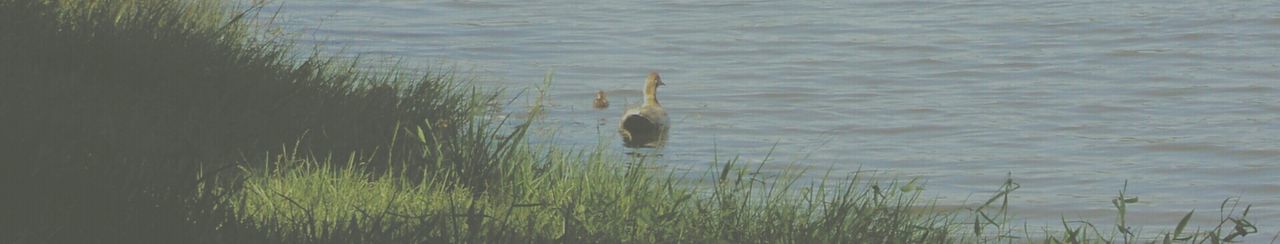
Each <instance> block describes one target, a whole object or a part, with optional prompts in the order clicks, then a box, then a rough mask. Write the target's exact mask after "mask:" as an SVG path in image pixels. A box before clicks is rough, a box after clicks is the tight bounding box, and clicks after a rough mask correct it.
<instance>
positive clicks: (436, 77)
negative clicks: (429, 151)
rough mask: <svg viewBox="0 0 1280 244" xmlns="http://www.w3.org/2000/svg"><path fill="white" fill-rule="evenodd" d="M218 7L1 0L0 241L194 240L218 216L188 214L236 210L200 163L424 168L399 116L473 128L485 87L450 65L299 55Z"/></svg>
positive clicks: (448, 136) (436, 134)
mask: <svg viewBox="0 0 1280 244" xmlns="http://www.w3.org/2000/svg"><path fill="white" fill-rule="evenodd" d="M224 7H225V6H222V5H221V3H220V2H218V1H162V0H118V1H111V0H103V1H70V0H67V1H61V0H0V80H2V82H0V122H2V124H3V127H4V128H3V130H4V135H3V136H0V145H4V146H0V152H2V153H0V154H3V155H5V156H4V157H5V163H4V164H3V166H2V167H3V169H2V170H0V174H3V175H2V176H0V178H3V179H4V180H5V183H6V184H3V186H0V187H3V189H4V190H5V191H4V192H5V193H6V195H7V196H5V199H6V202H8V203H6V204H5V205H6V206H11V207H7V208H5V209H4V210H3V213H4V214H3V216H2V217H0V224H2V225H3V229H4V231H3V232H4V233H12V234H5V235H0V241H4V242H9V241H17V242H80V241H81V240H93V241H95V242H96V241H101V240H112V241H109V242H116V241H120V242H132V241H144V242H151V241H157V240H186V239H187V238H191V236H192V235H190V234H188V233H191V232H211V231H213V230H214V228H212V227H216V226H218V225H219V223H216V222H217V221H216V220H215V221H204V219H201V218H203V217H197V216H192V214H193V213H202V212H209V213H208V214H211V215H230V214H229V213H225V212H219V211H223V210H217V209H214V208H213V207H212V206H213V204H212V202H211V201H214V200H212V199H216V198H215V197H206V196H200V195H197V194H196V193H197V192H200V191H197V189H196V187H197V186H198V185H199V184H198V183H200V182H206V181H208V180H209V179H212V178H200V174H199V173H200V172H201V170H202V169H203V170H205V172H204V173H205V174H206V175H215V174H214V173H217V172H226V171H228V169H233V168H234V164H235V163H237V162H244V161H245V160H246V159H256V158H259V157H262V156H266V155H270V154H271V153H272V152H277V151H278V150H277V149H279V148H281V146H282V145H286V144H287V145H296V148H297V149H298V151H297V152H296V153H300V154H306V155H324V156H334V157H339V158H342V157H346V156H347V155H355V154H359V155H369V156H370V157H373V158H374V159H377V160H370V162H372V161H377V162H383V164H380V165H368V166H367V167H365V168H369V169H376V170H385V169H387V168H391V167H399V168H402V169H403V168H409V167H427V166H428V165H430V164H426V163H423V162H419V161H420V160H421V159H422V157H419V156H420V155H421V154H423V153H425V152H426V148H425V147H423V146H421V145H415V144H410V143H401V144H393V143H391V142H392V141H393V138H394V137H395V136H396V133H399V131H396V130H393V129H392V128H395V127H396V126H397V125H399V126H403V127H405V128H424V130H426V131H425V133H428V134H430V135H432V137H431V138H432V140H439V141H450V142H453V141H458V142H463V140H464V139H465V138H466V137H467V136H471V137H474V136H472V135H469V134H465V133H466V132H464V131H462V130H461V129H459V128H458V127H455V126H446V125H448V124H466V123H470V120H471V119H472V118H475V117H476V116H475V115H476V114H477V113H481V112H482V110H483V108H484V104H485V103H487V102H488V99H491V98H492V94H482V93H480V92H478V91H474V90H471V89H470V88H467V87H464V86H461V84H462V83H464V82H465V81H464V80H459V78H460V77H458V76H455V75H454V74H453V73H450V72H443V73H430V72H428V73H425V74H421V75H420V76H413V77H410V76H407V75H400V76H390V75H375V74H371V73H364V72H359V71H357V69H356V66H355V65H354V64H351V63H341V62H335V61H334V60H332V59H328V58H324V57H321V56H319V55H312V56H302V57H299V56H296V55H298V54H297V53H298V52H295V51H292V50H291V48H292V47H291V45H289V44H288V42H287V40H281V39H279V36H272V35H264V34H260V33H263V32H261V31H260V30H261V29H255V28H259V27H260V26H262V25H259V24H254V23H250V22H249V21H250V20H252V19H266V18H254V17H253V16H250V15H251V14H257V12H256V11H253V10H252V9H251V10H249V11H245V12H227V11H226V10H225V9H224ZM427 121H433V122H436V123H438V124H439V125H441V126H425V125H426V123H427ZM299 138H301V139H299ZM459 138H464V139H459ZM395 147H398V148H395ZM387 152H396V153H398V154H389V153H387ZM409 156H413V157H409ZM470 156H471V154H468V153H466V152H456V153H452V154H448V155H443V156H442V157H440V158H439V159H440V160H439V162H447V163H462V162H466V160H467V159H466V157H470ZM391 162H395V163H401V164H404V165H399V166H392V165H386V163H391ZM459 168H461V167H459ZM426 170H427V169H419V170H413V171H412V172H423V171H426ZM467 173H470V171H467ZM415 174H419V173H415ZM409 176H414V174H409ZM214 185H215V184H205V186H210V187H212V186H214ZM205 192H212V191H205ZM215 210H216V211H215ZM215 212H216V213H215ZM193 218H194V219H200V220H201V221H191V219H193ZM192 222H199V223H192ZM208 222H214V223H208ZM173 242H186V241H173Z"/></svg>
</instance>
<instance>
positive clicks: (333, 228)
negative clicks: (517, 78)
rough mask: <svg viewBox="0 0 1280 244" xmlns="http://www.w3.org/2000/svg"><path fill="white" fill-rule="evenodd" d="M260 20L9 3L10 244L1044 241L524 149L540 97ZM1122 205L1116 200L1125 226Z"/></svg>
mask: <svg viewBox="0 0 1280 244" xmlns="http://www.w3.org/2000/svg"><path fill="white" fill-rule="evenodd" d="M260 7H261V6H255V5H249V6H244V7H243V8H242V9H245V10H243V11H229V10H228V9H234V8H228V7H227V6H225V5H223V3H221V2H219V1H213V0H191V1H169V0H98V1H73V0H0V125H3V133H4V135H3V136H0V145H3V146H0V155H3V157H4V159H5V162H4V163H2V164H0V179H4V182H3V184H0V189H3V191H2V192H4V193H6V196H5V201H3V202H4V203H2V204H3V208H0V209H2V210H0V233H4V234H2V235H0V243H101V242H108V243H156V242H159V243H294V242H306V243H352V242H375V243H408V242H427V243H442V242H502V243H509V242H572V243H580V242H597V243H598V242H609V243H622V242H628V243H654V242H698V243H705V242H715V243H722V242H731V243H764V242H791V243H868V242H870V243H920V242H975V241H977V242H1006V241H1011V240H1031V238H1030V237H1026V238H1024V239H1014V236H1016V235H1014V234H1012V233H1010V232H1009V231H1008V230H1009V229H1010V228H1009V226H1008V222H1009V219H1010V216H1009V215H1008V213H1007V212H1006V211H1007V205H1008V201H1007V198H1008V196H1009V195H1010V194H1011V193H1012V192H1013V191H1014V190H1016V189H1017V188H1018V187H1017V185H1016V183H1014V182H1013V181H1012V180H1010V181H1007V182H1006V184H1005V185H1003V186H1002V187H1001V190H1000V192H999V193H997V194H996V195H995V196H994V197H992V198H991V200H990V201H987V202H985V204H983V205H980V206H978V207H974V208H972V209H970V211H958V212H956V211H944V210H939V209H935V208H933V205H932V204H931V203H928V202H926V201H921V200H920V195H919V194H920V193H919V191H918V187H914V182H912V183H907V184H906V186H904V187H898V186H896V184H894V183H884V184H882V183H880V182H877V181H872V180H865V179H862V178H861V176H862V175H860V174H854V175H850V176H848V177H822V178H821V179H822V180H821V181H820V182H816V183H812V184H799V183H798V182H799V181H797V179H798V178H799V177H801V176H802V175H803V174H804V170H800V169H797V170H793V171H788V172H785V173H782V174H777V175H768V174H764V173H763V172H760V169H761V168H762V167H761V166H762V165H763V164H766V163H768V162H767V160H765V161H761V162H741V161H739V160H737V159H736V158H735V159H730V160H720V159H713V160H709V161H710V163H711V164H712V165H713V166H711V167H710V168H708V169H707V170H706V171H705V173H703V174H702V175H683V174H682V175H677V174H675V173H673V172H663V171H660V170H655V169H653V167H650V166H649V165H650V164H652V161H651V160H649V159H648V158H646V157H639V158H632V157H623V156H620V155H618V154H617V153H613V152H609V151H608V150H605V149H602V148H604V147H601V146H597V147H594V148H584V149H564V148H562V147H556V146H546V145H545V144H532V143H528V138H527V135H526V134H527V133H528V131H529V129H530V125H531V124H532V122H533V121H536V120H537V118H538V117H539V116H538V115H539V114H540V113H541V107H540V105H538V104H539V103H537V102H535V104H534V108H533V109H532V110H531V111H532V112H531V114H530V116H528V117H529V118H530V119H529V120H526V121H518V122H517V121H506V120H504V119H500V118H507V117H508V116H501V115H502V114H498V113H500V112H499V111H497V110H496V109H493V108H492V106H491V104H493V103H495V102H497V101H495V100H496V99H497V98H498V97H500V94H501V91H486V90H481V89H477V88H474V87H473V86H472V84H471V82H472V80H470V78H468V77H470V76H468V75H466V74H458V73H456V72H453V71H452V69H449V68H443V69H427V70H422V71H413V70H407V69H400V68H397V67H390V68H386V67H384V69H385V72H369V71H364V70H365V69H362V68H361V67H366V66H363V65H362V64H360V63H359V62H356V61H339V60H336V59H332V58H328V57H326V56H324V55H321V54H315V53H312V54H299V53H307V52H301V51H298V50H296V48H295V47H294V45H293V44H291V42H290V41H289V40H288V36H287V35H282V34H279V32H277V31H274V30H272V29H271V27H270V23H269V21H270V20H271V18H270V17H269V16H265V15H260V14H263V13H262V12H260V11H259V10H260V9H261V8H260ZM300 55H301V56H300ZM547 82H550V76H548V78H547ZM543 91H545V89H543ZM539 96H540V97H539V98H541V96H545V94H540V95H539ZM539 100H540V99H539ZM752 164H754V165H752ZM1130 199H1133V200H1130ZM1131 201H1136V198H1131V197H1130V196H1125V195H1124V193H1123V191H1122V193H1121V196H1120V197H1118V198H1117V202H1116V207H1117V208H1118V209H1119V210H1120V211H1119V217H1120V218H1123V217H1124V213H1123V212H1124V209H1126V208H1127V205H1125V204H1126V203H1131ZM1227 205H1228V204H1227V202H1224V204H1223V209H1224V211H1227V210H1226V209H1227ZM1233 209H1234V208H1233ZM1248 209H1249V208H1248V207H1247V206H1246V207H1245V208H1244V210H1243V211H1242V212H1241V213H1240V214H1239V215H1234V214H1233V213H1235V212H1234V210H1232V211H1230V213H1226V214H1223V215H1222V216H1224V217H1223V221H1222V224H1220V225H1219V226H1218V227H1216V228H1211V229H1208V230H1199V229H1192V228H1187V221H1186V219H1189V216H1191V215H1192V214H1193V213H1188V214H1187V216H1188V217H1187V218H1184V221H1182V222H1181V224H1179V225H1178V227H1177V228H1176V229H1175V230H1172V231H1169V232H1162V233H1161V235H1157V236H1156V237H1145V238H1146V239H1147V240H1154V241H1166V240H1167V241H1170V242H1172V241H1191V242H1206V241H1232V240H1239V238H1243V237H1245V236H1246V235H1248V234H1252V233H1254V232H1256V231H1257V230H1256V227H1254V226H1253V225H1252V223H1250V222H1249V221H1248V220H1247V216H1248ZM970 219H972V220H974V221H973V222H972V223H970V222H969V221H968V220H970ZM1120 223H1121V224H1120V225H1119V226H1118V227H1117V231H1119V233H1120V234H1111V235H1105V234H1101V235H1100V234H1098V233H1102V232H1099V231H1097V227H1094V226H1093V225H1092V224H1088V223H1087V222H1068V221H1064V227H1063V228H1064V229H1063V230H1064V231H1063V232H1052V231H1048V230H1046V231H1045V232H1046V234H1045V236H1046V237H1045V238H1043V239H1044V241H1046V242H1067V243H1073V242H1089V241H1102V242H1112V241H1124V242H1134V241H1138V240H1142V239H1144V237H1142V236H1141V235H1140V233H1135V232H1134V231H1130V230H1133V229H1131V228H1130V227H1128V226H1126V225H1125V224H1123V221H1120ZM1086 230H1088V231H1087V232H1086ZM1118 235H1122V236H1120V238H1117V236H1118ZM1162 238H1163V239H1162Z"/></svg>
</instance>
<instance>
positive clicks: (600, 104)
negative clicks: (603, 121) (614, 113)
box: [591, 90, 609, 110]
mask: <svg viewBox="0 0 1280 244" xmlns="http://www.w3.org/2000/svg"><path fill="white" fill-rule="evenodd" d="M591 107H594V108H596V109H597V110H599V109H605V108H608V107H609V99H608V98H605V97H604V90H599V91H596V101H595V102H594V103H591Z"/></svg>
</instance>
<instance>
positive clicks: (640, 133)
mask: <svg viewBox="0 0 1280 244" xmlns="http://www.w3.org/2000/svg"><path fill="white" fill-rule="evenodd" d="M662 85H666V83H663V82H662V78H661V77H659V76H658V72H649V77H648V78H647V79H646V80H645V85H644V104H642V105H640V107H635V108H631V109H627V111H626V112H625V113H623V114H622V119H621V121H622V122H621V124H619V125H618V134H620V135H622V142H623V145H624V146H626V147H657V146H661V145H662V144H663V142H665V141H666V138H667V129H668V128H669V127H670V124H669V123H668V119H667V111H666V110H665V109H663V108H662V104H661V103H658V86H662Z"/></svg>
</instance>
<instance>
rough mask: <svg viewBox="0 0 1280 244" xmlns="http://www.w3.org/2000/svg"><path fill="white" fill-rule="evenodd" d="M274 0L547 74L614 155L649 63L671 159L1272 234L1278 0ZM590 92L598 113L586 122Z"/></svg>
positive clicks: (467, 64)
mask: <svg viewBox="0 0 1280 244" xmlns="http://www.w3.org/2000/svg"><path fill="white" fill-rule="evenodd" d="M283 5H284V10H283V11H282V12H281V15H280V18H279V19H278V20H277V21H276V24H277V25H279V26H283V27H284V29H286V30H289V31H292V32H295V33H299V34H297V37H298V38H299V39H300V40H299V41H300V43H301V44H303V45H304V46H309V45H312V44H321V45H323V49H325V50H328V51H332V52H337V51H338V50H342V49H344V48H345V51H343V52H344V53H345V54H346V55H352V54H361V55H364V57H366V59H370V60H375V61H376V60H378V58H377V57H387V56H395V57H402V58H405V60H404V61H405V62H406V63H408V64H410V65H415V64H432V63H440V62H444V63H449V64H455V63H456V64H460V65H461V66H462V67H464V68H474V69H475V71H476V72H477V73H478V74H480V75H482V76H483V78H482V79H481V80H482V81H484V82H487V83H485V85H493V86H502V87H508V88H511V89H517V90H518V89H524V88H531V87H534V86H535V85H537V84H539V83H541V82H542V80H543V77H544V75H545V74H546V73H547V72H548V71H549V70H554V75H555V78H554V84H553V87H552V89H551V91H550V94H549V95H550V98H549V99H550V100H549V103H548V104H549V106H550V107H549V112H550V113H549V117H548V121H547V124H546V127H548V128H552V129H555V132H556V138H557V141H556V143H557V144H563V145H567V146H578V147H589V146H593V145H595V144H596V143H597V142H598V141H599V140H602V138H603V140H606V141H607V142H609V143H610V145H612V146H613V147H614V148H615V149H616V151H619V152H628V151H630V150H631V149H627V148H623V147H621V142H620V141H619V139H618V136H617V135H616V132H615V131H614V130H615V128H616V125H617V123H618V121H617V120H618V117H619V115H620V114H621V113H622V110H623V108H624V103H626V102H628V101H629V102H631V103H633V104H634V103H637V102H638V101H640V91H641V88H642V86H643V82H644V78H645V75H646V73H647V72H648V71H650V70H655V71H659V72H661V73H662V76H663V79H664V81H665V83H666V84H667V86H664V87H662V88H661V89H660V91H659V94H660V99H661V100H662V102H663V105H664V106H665V107H666V108H667V109H668V112H669V113H670V114H671V116H672V121H673V123H674V126H673V128H672V131H671V135H670V138H671V139H670V141H669V142H668V144H667V147H666V148H665V149H664V150H663V151H662V153H663V155H664V156H663V157H662V158H661V159H660V160H659V164H660V165H662V166H663V167H665V168H670V169H676V170H694V172H698V171H700V170H702V169H706V168H707V167H708V164H709V163H710V162H711V160H712V159H713V157H714V155H715V154H716V153H718V154H719V155H720V156H721V159H724V158H725V157H731V156H734V155H741V156H742V157H743V158H744V159H746V161H747V162H758V161H759V160H760V159H762V158H763V157H764V155H765V153H767V152H768V151H769V148H770V147H772V146H773V145H774V143H775V142H777V144H778V145H777V150H776V151H775V152H774V158H776V159H777V160H776V161H774V162H775V163H773V164H770V165H767V166H766V167H765V170H766V171H771V172H772V173H776V172H778V171H779V170H781V169H782V168H784V166H785V165H786V164H787V163H788V162H792V161H796V162H797V163H799V164H801V165H803V166H807V167H811V169H810V172H811V173H810V175H811V176H821V173H822V172H823V171H826V170H828V169H830V170H834V171H835V173H833V175H837V176H843V175H846V174H848V173H850V172H853V171H855V170H858V169H861V170H863V171H868V172H872V174H875V175H876V176H877V177H880V178H884V179H892V178H898V179H910V178H913V177H921V179H923V180H927V185H925V188H926V190H925V196H926V197H927V198H937V199H938V203H939V204H940V205H944V206H959V205H963V204H967V205H968V206H972V205H973V204H975V203H974V202H981V201H983V200H985V199H986V198H987V197H989V196H990V195H991V191H993V190H996V189H997V188H998V187H999V185H1000V184H1001V183H1002V182H1003V181H1004V179H1005V177H1006V174H1010V173H1011V174H1012V176H1013V178H1014V180H1015V181H1016V182H1018V183H1020V184H1021V185H1022V188H1021V189H1019V190H1017V191H1016V192H1015V193H1014V194H1013V196H1012V199H1011V200H1012V205H1013V206H1014V209H1013V212H1014V213H1015V214H1017V215H1018V216H1019V217H1020V218H1025V219H1026V222H1027V223H1028V224H1029V225H1031V226H1050V227H1053V228H1058V227H1055V226H1060V224H1061V223H1060V218H1062V217H1065V218H1067V219H1068V220H1074V219H1081V218H1083V219H1087V220H1090V221H1093V222H1094V223H1095V224H1100V226H1099V229H1102V230H1108V229H1114V228H1113V227H1109V225H1107V224H1108V223H1112V221H1113V219H1112V218H1113V216H1114V208H1113V207H1112V206H1111V203H1110V199H1111V198H1114V197H1115V196H1116V192H1117V191H1119V190H1120V188H1121V187H1122V186H1123V185H1124V182H1125V180H1126V179H1127V180H1129V187H1128V191H1129V194H1130V195H1136V196H1139V197H1140V201H1139V202H1138V203H1134V204H1131V205H1130V210H1129V211H1130V213H1129V220H1128V221H1129V222H1130V223H1131V224H1135V225H1139V226H1145V227H1147V230H1146V231H1144V232H1158V231H1159V230H1167V229H1171V226H1172V225H1174V224H1176V223H1177V222H1178V219H1179V218H1181V217H1182V215H1183V214H1185V213H1186V211H1188V210H1191V209H1196V210H1198V211H1197V215H1196V216H1197V218H1196V221H1197V223H1198V224H1200V225H1210V224H1216V222H1214V221H1213V220H1216V219H1217V216H1218V214H1217V211H1218V206H1219V204H1220V203H1222V201H1223V199H1226V198H1228V197H1236V196H1239V197H1242V201H1243V202H1245V203H1248V204H1253V210H1252V212H1251V213H1250V216H1251V219H1252V220H1253V221H1254V223H1255V224H1257V225H1258V226H1261V227H1264V228H1263V229H1262V230H1261V231H1262V232H1263V233H1276V228H1280V227H1277V226H1280V2H1277V1H1227V2H1218V1H1182V0H1175V1H1150V0H1140V1H1066V2H1063V1H937V2H935V1H897V0H888V1H692V0H686V1H680V0H677V1H669V0H668V1H565V0H548V1H523V0H522V1H510V0H495V1H409V0H400V1H390V0H388V1H355V0H352V1H288V2H285V3H284V4H283ZM597 89H601V90H605V91H606V92H608V93H609V94H610V96H609V98H610V100H611V101H612V102H613V106H612V107H610V108H609V109H608V110H605V111H595V110H592V109H591V105H590V104H591V100H592V98H593V96H594V93H595V91H596V90H597ZM517 104H524V103H523V102H517ZM513 112H517V111H513ZM601 120H603V124H602V123H601ZM1241 207H1243V205H1242V206H1241ZM1019 222H1020V221H1019ZM1206 228H1212V226H1206ZM1032 230H1033V231H1038V230H1040V229H1039V228H1037V227H1032ZM1262 235H1267V236H1266V238H1264V239H1269V238H1270V236H1271V235H1272V234H1262ZM1251 237H1252V236H1251ZM1259 238H1262V237H1259Z"/></svg>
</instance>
